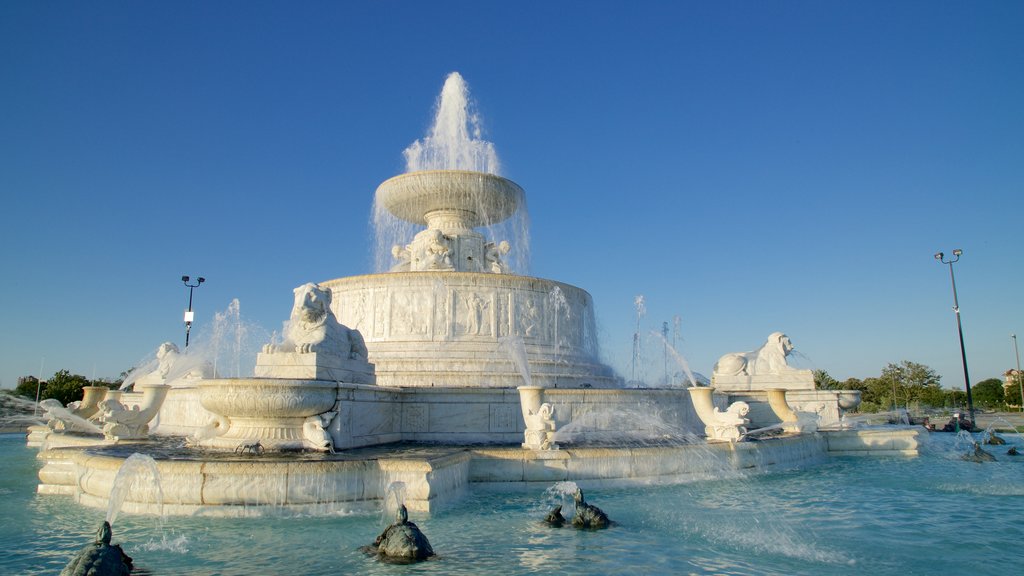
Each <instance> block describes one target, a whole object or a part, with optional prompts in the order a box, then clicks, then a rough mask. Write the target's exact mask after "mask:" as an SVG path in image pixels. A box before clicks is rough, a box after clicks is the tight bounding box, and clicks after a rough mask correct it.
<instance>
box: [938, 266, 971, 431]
mask: <svg viewBox="0 0 1024 576" xmlns="http://www.w3.org/2000/svg"><path fill="white" fill-rule="evenodd" d="M963 253H964V251H963V250H961V249H959V248H957V249H956V250H953V258H951V259H949V260H946V259H945V254H943V253H942V252H936V253H935V259H936V260H938V261H939V262H941V263H943V264H947V265H948V266H949V281H950V282H951V283H952V284H953V312H954V313H956V331H957V334H959V335H960V359H961V360H962V361H963V364H964V389H965V390H967V412H968V413H969V414H970V416H971V426H974V400H973V399H972V398H971V378H970V376H968V375H967V351H966V349H965V348H964V329H963V326H961V324H960V303H959V301H957V298H956V278H955V277H954V276H953V263H954V262H956V261H958V260H960V255H961V254H963Z"/></svg>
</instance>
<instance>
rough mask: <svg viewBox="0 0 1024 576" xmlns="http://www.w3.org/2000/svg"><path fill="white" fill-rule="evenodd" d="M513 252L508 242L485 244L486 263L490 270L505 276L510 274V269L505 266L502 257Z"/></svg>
mask: <svg viewBox="0 0 1024 576" xmlns="http://www.w3.org/2000/svg"><path fill="white" fill-rule="evenodd" d="M510 250H512V247H511V246H509V244H508V241H506V240H502V241H501V242H500V243H498V244H495V243H494V242H488V243H487V244H484V262H485V266H486V268H487V269H488V270H490V271H491V272H493V273H495V274H504V273H506V272H508V267H507V266H506V265H505V262H504V260H502V257H503V256H504V255H505V254H508V253H509V251H510Z"/></svg>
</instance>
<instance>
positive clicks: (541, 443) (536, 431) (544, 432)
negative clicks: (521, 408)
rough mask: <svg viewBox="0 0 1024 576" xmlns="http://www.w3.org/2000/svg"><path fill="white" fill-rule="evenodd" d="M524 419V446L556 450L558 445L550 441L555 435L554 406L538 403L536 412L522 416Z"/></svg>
mask: <svg viewBox="0 0 1024 576" xmlns="http://www.w3.org/2000/svg"><path fill="white" fill-rule="evenodd" d="M523 419H524V420H525V421H526V432H525V433H524V437H525V440H526V442H525V446H526V447H529V448H532V449H534V450H557V449H558V446H557V445H556V444H554V443H553V442H552V437H553V436H554V435H555V408H554V406H552V405H551V404H549V403H547V402H545V403H544V404H541V405H540V408H538V409H537V411H536V412H532V411H531V412H530V413H528V414H525V415H524V416H523Z"/></svg>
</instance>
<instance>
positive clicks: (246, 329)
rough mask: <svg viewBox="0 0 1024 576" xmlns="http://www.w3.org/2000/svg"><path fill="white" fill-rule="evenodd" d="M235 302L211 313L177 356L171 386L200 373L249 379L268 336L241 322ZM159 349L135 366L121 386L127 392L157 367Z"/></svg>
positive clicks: (170, 374) (169, 373)
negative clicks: (208, 322)
mask: <svg viewBox="0 0 1024 576" xmlns="http://www.w3.org/2000/svg"><path fill="white" fill-rule="evenodd" d="M241 309H242V307H241V303H240V302H239V300H238V298H235V299H233V300H231V302H230V303H229V304H228V307H227V308H226V309H224V310H223V311H222V312H215V313H214V315H213V321H212V322H210V324H209V325H208V326H204V327H203V328H202V329H201V330H199V331H198V332H197V333H196V335H195V336H194V338H193V341H192V344H191V345H190V346H189V347H188V348H186V349H185V350H184V351H181V352H179V355H178V357H177V359H176V360H175V361H174V363H173V364H172V365H171V367H170V370H169V371H168V373H167V376H166V382H167V383H168V384H170V385H172V386H174V385H175V382H177V381H179V380H181V379H183V378H186V377H188V376H189V375H190V374H198V373H203V374H205V375H206V377H212V378H216V377H234V378H243V377H246V376H252V375H253V372H254V370H255V366H256V354H257V352H259V350H260V348H262V346H263V344H265V343H267V342H269V341H270V340H271V334H270V332H269V331H268V330H266V329H264V328H263V327H262V326H259V325H258V324H255V323H253V322H248V321H246V320H244V319H243V318H242V312H241ZM157 350H159V347H158V348H157V349H156V350H154V351H153V352H151V353H150V354H148V355H147V356H146V357H145V358H143V359H142V360H140V361H139V362H138V363H137V367H136V368H133V369H132V370H131V372H129V374H128V376H127V377H125V379H124V382H123V383H122V384H121V389H122V390H127V389H129V388H131V386H132V385H133V384H134V383H135V382H136V380H138V379H139V378H141V377H143V376H145V375H147V374H149V373H151V372H153V371H155V370H156V369H157V368H158V367H159V364H160V362H159V360H158V359H157V356H156V354H157Z"/></svg>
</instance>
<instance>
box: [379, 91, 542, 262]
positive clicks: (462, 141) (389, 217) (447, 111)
mask: <svg viewBox="0 0 1024 576" xmlns="http://www.w3.org/2000/svg"><path fill="white" fill-rule="evenodd" d="M481 126H482V122H481V117H480V115H479V114H478V113H477V112H476V110H475V104H474V102H473V101H472V99H471V98H470V97H469V87H468V86H467V84H466V81H465V80H464V79H463V78H462V75H460V74H459V73H458V72H452V73H451V74H449V75H448V77H447V79H446V80H445V83H444V87H443V88H442V89H441V95H440V96H439V97H438V100H437V107H436V111H435V115H434V123H433V125H432V126H431V128H430V130H429V131H428V133H427V136H425V137H424V138H423V139H422V140H417V141H415V142H413V143H412V144H411V145H409V147H408V148H406V149H405V151H404V152H403V156H404V157H405V163H406V172H418V171H423V170H470V171H475V172H485V173H488V174H494V175H498V176H500V175H501V163H500V162H499V160H498V154H497V151H496V150H495V147H494V144H492V143H490V142H488V141H486V140H483V139H482V137H481V136H482V128H481ZM373 227H374V231H375V237H376V238H375V245H374V255H373V257H374V261H373V266H374V270H375V271H376V272H387V271H389V270H390V269H391V267H392V265H393V264H394V263H395V258H394V256H393V255H392V248H393V247H394V246H405V245H406V244H407V243H408V242H409V241H410V240H411V239H412V238H413V236H414V235H415V234H416V232H418V231H420V230H421V229H422V228H421V227H419V226H417V225H416V224H413V223H410V222H406V221H404V220H401V219H400V218H397V217H395V216H394V215H393V214H391V213H390V212H388V210H387V209H386V208H384V207H383V206H382V205H381V204H380V203H379V202H377V201H376V199H375V200H374V206H373ZM485 229H486V232H485V234H484V235H485V236H486V237H488V238H489V239H493V240H494V241H495V242H500V241H501V240H507V241H508V242H509V244H510V245H511V246H512V251H511V252H510V253H509V254H507V255H506V256H505V258H504V260H505V264H506V265H507V266H508V267H509V270H510V271H511V272H513V273H517V274H526V273H527V272H528V269H529V262H530V240H529V215H528V212H527V209H526V201H525V199H523V200H522V201H521V204H520V206H519V209H518V210H517V211H516V213H515V214H514V215H512V217H510V218H508V219H507V220H505V221H503V222H498V223H492V224H490V225H488V226H486V227H485Z"/></svg>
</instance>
